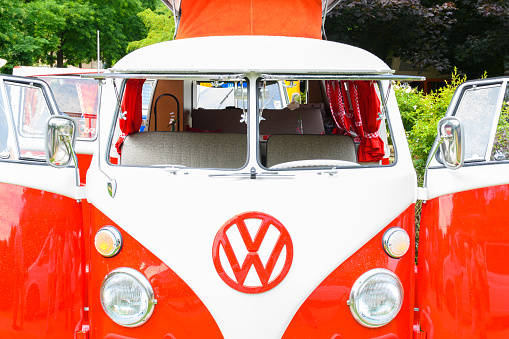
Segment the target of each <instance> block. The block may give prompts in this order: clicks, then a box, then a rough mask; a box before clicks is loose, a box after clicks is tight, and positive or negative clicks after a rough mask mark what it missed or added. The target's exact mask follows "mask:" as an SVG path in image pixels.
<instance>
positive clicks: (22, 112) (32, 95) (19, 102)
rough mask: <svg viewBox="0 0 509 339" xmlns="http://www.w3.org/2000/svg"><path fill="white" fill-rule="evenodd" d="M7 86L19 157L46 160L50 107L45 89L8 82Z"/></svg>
mask: <svg viewBox="0 0 509 339" xmlns="http://www.w3.org/2000/svg"><path fill="white" fill-rule="evenodd" d="M5 88H6V92H7V97H8V98H7V99H8V103H9V105H10V108H11V111H12V116H13V118H14V123H15V127H16V131H17V135H18V146H19V158H22V159H37V160H45V157H46V155H45V152H44V131H45V126H46V120H47V119H48V118H49V117H50V115H51V113H50V109H49V106H48V103H47V101H46V98H45V95H44V92H43V89H42V88H41V87H38V86H33V85H29V84H22V83H11V82H6V83H5Z"/></svg>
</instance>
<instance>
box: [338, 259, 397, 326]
mask: <svg viewBox="0 0 509 339" xmlns="http://www.w3.org/2000/svg"><path fill="white" fill-rule="evenodd" d="M402 303H403V285H401V282H400V281H399V279H398V277H397V276H396V275H395V274H394V273H392V272H391V271H389V270H386V269H384V268H376V269H373V270H371V271H368V272H366V273H364V274H363V275H361V276H360V277H359V278H358V279H357V281H355V283H354V285H353V287H352V291H351V292H350V300H348V305H349V306H350V311H351V312H352V315H353V317H354V318H355V320H357V322H358V323H359V324H361V325H363V326H366V327H380V326H384V325H386V324H388V323H389V322H390V321H391V320H392V319H394V317H396V315H397V314H398V312H399V310H400V309H401V305H402Z"/></svg>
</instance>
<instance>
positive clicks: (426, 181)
mask: <svg viewBox="0 0 509 339" xmlns="http://www.w3.org/2000/svg"><path fill="white" fill-rule="evenodd" d="M443 142H444V136H440V139H438V142H437V144H436V146H435V147H434V150H433V153H432V154H431V156H429V157H428V160H427V161H426V166H424V178H423V182H422V187H423V188H426V187H428V167H429V165H430V164H431V160H432V159H433V158H434V157H435V154H437V151H438V149H439V148H440V145H441V144H442V143H443Z"/></svg>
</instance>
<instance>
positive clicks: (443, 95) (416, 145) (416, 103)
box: [395, 69, 466, 185]
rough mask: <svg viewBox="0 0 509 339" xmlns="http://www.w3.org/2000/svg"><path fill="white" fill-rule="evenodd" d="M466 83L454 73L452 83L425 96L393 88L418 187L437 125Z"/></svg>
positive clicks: (415, 91)
mask: <svg viewBox="0 0 509 339" xmlns="http://www.w3.org/2000/svg"><path fill="white" fill-rule="evenodd" d="M465 81H466V76H461V75H459V74H458V73H457V70H456V69H455V70H454V72H453V73H452V80H451V82H446V84H445V86H444V87H442V88H440V89H438V90H437V91H433V92H431V93H429V94H426V93H424V92H422V91H418V90H416V89H414V88H410V87H408V86H402V85H401V84H397V85H396V86H395V93H396V98H397V100H398V105H399V109H400V113H401V117H402V120H403V125H404V127H405V130H406V134H407V139H408V145H409V147H410V152H411V154H412V160H413V163H414V168H415V170H416V172H417V178H418V180H419V185H421V184H422V179H423V174H424V168H425V166H426V160H427V158H428V154H429V153H430V151H431V146H433V141H434V140H435V137H436V135H437V124H438V121H439V120H440V119H441V118H443V117H444V116H445V112H446V111H447V108H448V107H449V103H450V102H451V99H452V96H453V94H454V91H455V90H456V88H457V87H458V86H459V85H460V84H462V83H463V82H465Z"/></svg>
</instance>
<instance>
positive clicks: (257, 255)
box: [212, 212, 293, 293]
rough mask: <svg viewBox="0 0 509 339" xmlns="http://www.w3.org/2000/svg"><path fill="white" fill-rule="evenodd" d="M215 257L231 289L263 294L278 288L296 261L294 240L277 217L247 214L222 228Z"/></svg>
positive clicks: (222, 275)
mask: <svg viewBox="0 0 509 339" xmlns="http://www.w3.org/2000/svg"><path fill="white" fill-rule="evenodd" d="M212 258H213V260H214V266H215V268H216V270H217V273H218V274H219V276H220V277H221V279H223V281H224V282H225V283H226V284H228V286H230V287H231V288H233V289H235V290H237V291H240V292H244V293H262V292H266V291H268V290H270V289H272V288H274V287H275V286H277V285H278V284H279V283H280V282H281V281H283V279H284V278H285V277H286V275H287V274H288V271H289V270H290V266H291V265H292V258H293V245H292V239H291V238H290V234H289V233H288V231H287V230H286V228H285V227H284V226H283V224H281V223H280V222H279V221H278V220H277V219H276V218H274V217H272V216H270V215H268V214H265V213H261V212H245V213H241V214H238V215H236V216H235V217H233V218H231V219H230V220H228V221H227V222H226V223H225V224H224V225H223V227H221V229H219V231H218V232H217V234H216V237H215V239H214V245H213V248H212Z"/></svg>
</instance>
